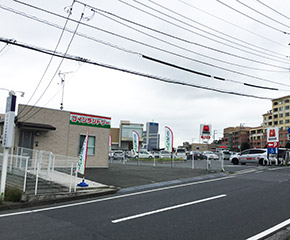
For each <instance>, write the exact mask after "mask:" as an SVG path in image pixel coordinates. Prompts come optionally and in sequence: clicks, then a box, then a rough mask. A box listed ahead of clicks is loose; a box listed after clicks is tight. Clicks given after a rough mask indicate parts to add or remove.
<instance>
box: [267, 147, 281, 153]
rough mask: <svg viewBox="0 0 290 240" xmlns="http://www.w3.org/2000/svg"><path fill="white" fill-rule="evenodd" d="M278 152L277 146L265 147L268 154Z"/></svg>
mask: <svg viewBox="0 0 290 240" xmlns="http://www.w3.org/2000/svg"><path fill="white" fill-rule="evenodd" d="M278 152H279V148H267V153H268V154H277V153H278Z"/></svg>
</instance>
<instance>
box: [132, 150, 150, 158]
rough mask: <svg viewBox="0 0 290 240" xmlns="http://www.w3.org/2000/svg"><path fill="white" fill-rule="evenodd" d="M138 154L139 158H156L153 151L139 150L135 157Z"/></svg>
mask: <svg viewBox="0 0 290 240" xmlns="http://www.w3.org/2000/svg"><path fill="white" fill-rule="evenodd" d="M138 156H139V158H154V156H153V155H152V153H150V152H148V151H139V154H138V153H136V154H135V156H134V157H135V158H137V157H138Z"/></svg>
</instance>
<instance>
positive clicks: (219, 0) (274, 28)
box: [216, 0, 290, 35]
mask: <svg viewBox="0 0 290 240" xmlns="http://www.w3.org/2000/svg"><path fill="white" fill-rule="evenodd" d="M216 1H218V2H219V3H221V4H222V5H224V6H226V7H228V8H230V9H232V10H233V11H235V12H237V13H239V14H241V15H243V16H245V17H247V18H249V19H251V20H253V21H255V22H257V23H260V24H262V25H264V26H266V27H268V28H271V29H273V30H275V31H278V32H280V33H283V34H287V35H289V34H290V33H289V32H286V31H283V30H281V29H279V28H276V27H273V26H271V25H269V24H266V23H264V22H262V21H260V20H258V19H256V18H254V17H251V16H249V15H247V14H245V13H243V12H241V11H239V10H237V9H235V8H234V7H231V6H230V5H228V4H226V3H224V2H222V1H221V0H216Z"/></svg>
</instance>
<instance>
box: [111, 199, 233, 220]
mask: <svg viewBox="0 0 290 240" xmlns="http://www.w3.org/2000/svg"><path fill="white" fill-rule="evenodd" d="M226 196H227V195H226V194H221V195H218V196H214V197H209V198H204V199H200V200H196V201H193V202H188V203H183V204H179V205H175V206H171V207H166V208H161V209H157V210H154V211H150V212H145V213H141V214H137V215H133V216H129V217H124V218H120V219H116V220H112V223H120V222H124V221H128V220H132V219H135V218H140V217H145V216H148V215H152V214H156V213H161V212H165V211H169V210H173V209H177V208H181V207H186V206H190V205H194V204H198V203H202V202H207V201H211V200H215V199H218V198H222V197H226Z"/></svg>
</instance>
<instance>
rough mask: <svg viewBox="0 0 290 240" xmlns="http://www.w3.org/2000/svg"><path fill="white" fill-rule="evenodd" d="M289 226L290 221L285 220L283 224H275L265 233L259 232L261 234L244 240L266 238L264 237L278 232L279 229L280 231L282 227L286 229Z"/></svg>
mask: <svg viewBox="0 0 290 240" xmlns="http://www.w3.org/2000/svg"><path fill="white" fill-rule="evenodd" d="M289 224H290V219H288V220H286V221H284V222H281V223H279V224H277V225H276V226H274V227H271V228H269V229H267V230H265V231H263V232H261V233H259V234H257V235H255V236H253V237H250V238H248V239H246V240H258V239H261V238H264V237H266V236H268V235H270V234H272V233H273V232H276V231H278V230H279V229H281V228H283V227H286V226H287V225H289Z"/></svg>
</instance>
